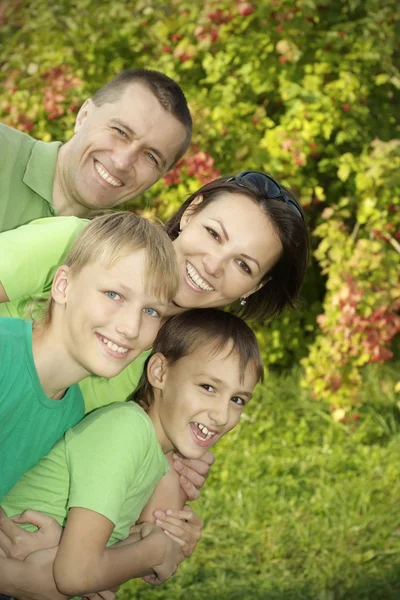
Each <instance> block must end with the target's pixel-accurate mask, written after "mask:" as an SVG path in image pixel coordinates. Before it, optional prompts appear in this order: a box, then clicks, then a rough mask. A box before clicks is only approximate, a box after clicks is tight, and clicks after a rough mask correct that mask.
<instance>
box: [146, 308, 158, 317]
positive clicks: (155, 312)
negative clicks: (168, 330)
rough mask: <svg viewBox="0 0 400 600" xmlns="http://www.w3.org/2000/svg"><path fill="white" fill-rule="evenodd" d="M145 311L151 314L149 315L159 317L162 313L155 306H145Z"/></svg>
mask: <svg viewBox="0 0 400 600" xmlns="http://www.w3.org/2000/svg"><path fill="white" fill-rule="evenodd" d="M143 312H144V313H146V315H149V317H155V318H157V317H159V316H160V313H159V312H158V310H156V309H155V308H144V309H143Z"/></svg>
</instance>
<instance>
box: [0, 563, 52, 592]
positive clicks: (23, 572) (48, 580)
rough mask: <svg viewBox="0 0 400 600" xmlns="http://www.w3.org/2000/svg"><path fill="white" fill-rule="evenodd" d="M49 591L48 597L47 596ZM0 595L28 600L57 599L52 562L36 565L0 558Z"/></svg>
mask: <svg viewBox="0 0 400 600" xmlns="http://www.w3.org/2000/svg"><path fill="white" fill-rule="evenodd" d="M49 590H50V596H49V595H47V593H48V592H49ZM53 590H54V593H53ZM0 593H2V594H6V595H8V596H11V597H14V598H20V599H28V598H29V599H30V600H44V599H48V598H49V597H51V598H55V597H58V594H57V590H56V588H55V584H54V579H53V560H49V561H46V564H41V565H38V564H30V563H29V562H24V561H19V560H15V559H12V558H0ZM60 598H61V595H60Z"/></svg>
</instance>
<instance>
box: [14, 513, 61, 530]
mask: <svg viewBox="0 0 400 600" xmlns="http://www.w3.org/2000/svg"><path fill="white" fill-rule="evenodd" d="M11 518H12V520H13V521H14V523H20V524H21V523H31V524H32V525H35V526H36V527H37V528H38V529H40V528H41V527H46V526H50V527H51V526H52V525H53V524H54V523H56V521H55V519H53V517H49V516H48V515H44V514H43V513H41V512H38V511H37V510H31V509H28V510H24V512H23V513H21V514H20V515H14V516H13V517H11Z"/></svg>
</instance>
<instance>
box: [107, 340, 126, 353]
mask: <svg viewBox="0 0 400 600" xmlns="http://www.w3.org/2000/svg"><path fill="white" fill-rule="evenodd" d="M101 340H102V342H103V344H105V345H106V346H107V348H110V350H113V352H118V353H119V354H126V353H127V352H128V350H129V348H124V347H123V346H118V345H117V344H115V343H114V342H112V341H111V340H108V339H107V338H105V337H102V338H101Z"/></svg>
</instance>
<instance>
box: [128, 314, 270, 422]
mask: <svg viewBox="0 0 400 600" xmlns="http://www.w3.org/2000/svg"><path fill="white" fill-rule="evenodd" d="M209 342H212V343H213V345H214V351H215V353H217V352H221V351H222V350H224V348H226V346H227V345H228V344H229V343H230V342H232V350H231V352H232V353H235V354H236V355H237V356H238V358H239V365H240V375H241V378H242V379H243V378H244V375H245V372H246V369H247V368H248V366H249V365H250V368H251V369H253V370H254V374H255V375H256V377H257V381H262V379H263V376H264V367H263V363H262V358H261V354H260V349H259V347H258V344H257V338H256V336H255V335H254V333H253V331H252V330H251V329H250V327H249V326H248V325H247V324H246V323H245V322H244V321H243V320H242V319H241V318H240V317H237V316H236V315H234V314H232V313H229V312H225V311H223V310H220V309H218V308H193V309H191V310H186V311H185V312H183V313H181V314H179V315H175V316H174V317H172V318H171V319H169V320H168V321H167V322H166V323H165V324H164V325H163V326H162V327H161V329H160V331H159V332H158V335H157V337H156V340H155V342H154V346H153V351H152V354H151V355H150V356H149V357H148V359H147V361H146V365H145V369H144V372H143V374H142V377H141V379H140V381H139V385H138V387H137V388H136V390H135V391H134V392H133V393H132V394H131V396H130V397H129V398H128V400H134V401H135V402H137V403H138V404H140V405H141V406H142V408H144V409H145V410H148V409H149V408H150V406H151V404H152V402H153V398H154V394H153V388H152V386H151V385H150V383H149V380H148V378H147V363H148V361H149V359H150V357H151V356H152V355H153V354H156V353H157V352H161V354H163V355H164V356H165V358H166V359H167V361H168V363H169V364H173V363H175V362H176V361H178V360H179V359H180V358H183V357H184V356H187V355H188V354H190V353H191V352H193V351H194V350H196V348H198V347H199V346H204V344H207V343H209Z"/></svg>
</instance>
